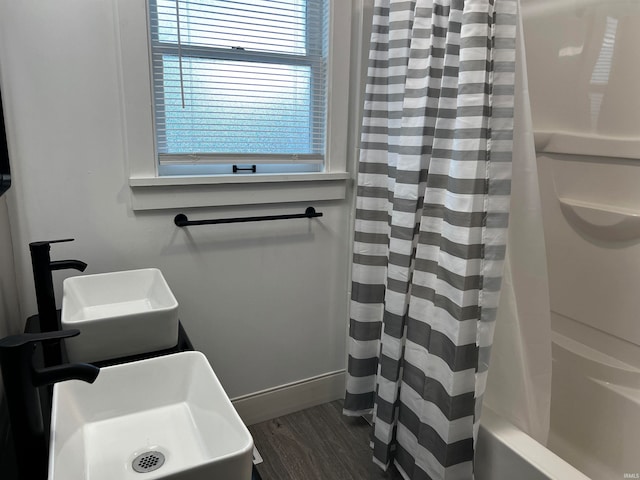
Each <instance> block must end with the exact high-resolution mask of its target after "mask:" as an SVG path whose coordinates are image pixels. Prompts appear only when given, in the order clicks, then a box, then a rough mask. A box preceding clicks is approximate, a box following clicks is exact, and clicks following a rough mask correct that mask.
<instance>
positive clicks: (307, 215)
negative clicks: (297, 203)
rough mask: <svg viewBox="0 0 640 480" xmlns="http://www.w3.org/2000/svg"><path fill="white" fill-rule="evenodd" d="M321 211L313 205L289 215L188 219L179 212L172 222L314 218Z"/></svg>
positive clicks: (185, 225) (188, 224)
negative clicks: (302, 211)
mask: <svg viewBox="0 0 640 480" xmlns="http://www.w3.org/2000/svg"><path fill="white" fill-rule="evenodd" d="M321 216H322V213H319V212H316V209H315V208H313V207H307V209H306V210H305V211H304V213H294V214H291V215H265V216H264V217H240V218H217V219H213V220H189V219H188V218H187V216H186V215H185V214H184V213H179V214H178V215H176V216H175V218H174V219H173V223H175V224H176V226H178V227H189V226H195V225H215V224H218V223H242V222H263V221H265V220H286V219H289V218H316V217H321Z"/></svg>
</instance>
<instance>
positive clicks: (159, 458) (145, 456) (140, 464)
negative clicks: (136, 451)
mask: <svg viewBox="0 0 640 480" xmlns="http://www.w3.org/2000/svg"><path fill="white" fill-rule="evenodd" d="M162 465H164V455H163V454H162V453H160V452H158V451H156V450H151V451H148V452H144V453H141V454H140V455H138V456H137V457H136V458H134V459H133V462H131V466H132V467H133V469H134V470H135V471H136V472H138V473H147V472H153V471H154V470H158V469H159V468H160V467H161V466H162Z"/></svg>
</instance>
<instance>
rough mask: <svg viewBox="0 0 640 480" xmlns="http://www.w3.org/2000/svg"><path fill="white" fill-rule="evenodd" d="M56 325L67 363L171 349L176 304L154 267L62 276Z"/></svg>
mask: <svg viewBox="0 0 640 480" xmlns="http://www.w3.org/2000/svg"><path fill="white" fill-rule="evenodd" d="M62 292H63V295H62V317H61V322H62V328H63V329H67V328H77V329H78V330H80V335H79V336H78V337H75V338H70V339H68V340H66V341H65V345H66V347H67V353H68V354H69V360H70V361H71V362H97V361H100V360H108V359H110V358H119V357H126V356H129V355H135V354H139V353H146V352H152V351H156V350H162V349H165V348H171V347H174V346H175V345H176V344H177V343H178V302H177V301H176V299H175V297H174V296H173V293H171V290H170V289H169V286H168V285H167V282H166V281H165V279H164V277H163V276H162V273H161V272H160V270H158V269H157V268H145V269H141V270H127V271H122V272H112V273H101V274H97V275H84V276H79V277H71V278H67V279H66V280H65V281H64V283H63V285H62Z"/></svg>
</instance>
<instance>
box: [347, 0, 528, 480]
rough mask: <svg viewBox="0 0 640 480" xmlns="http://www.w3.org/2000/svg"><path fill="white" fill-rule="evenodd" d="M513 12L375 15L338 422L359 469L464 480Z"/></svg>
mask: <svg viewBox="0 0 640 480" xmlns="http://www.w3.org/2000/svg"><path fill="white" fill-rule="evenodd" d="M516 18H517V0H377V1H376V6H375V11H374V25H373V33H372V39H371V50H370V59H369V76H368V80H367V90H366V100H365V113H364V119H363V130H362V143H361V147H362V148H361V154H360V162H359V167H358V192H357V195H358V196H357V204H356V222H355V239H354V242H355V243H354V257H353V266H352V270H353V272H352V273H353V275H352V277H353V285H352V301H351V318H350V325H349V362H348V375H347V393H346V399H345V413H346V414H348V415H359V414H362V413H368V412H371V411H373V413H374V421H375V424H374V437H373V448H374V461H375V462H377V463H378V464H380V465H381V466H382V467H383V468H386V467H387V466H388V465H389V463H390V462H391V461H394V460H395V463H396V465H397V467H398V468H399V470H400V471H401V473H402V474H403V476H404V477H405V478H407V479H433V480H435V479H447V480H450V479H464V480H469V479H471V478H473V453H474V442H475V438H476V435H477V426H478V417H479V413H480V410H479V409H480V407H481V404H482V395H483V393H484V387H485V384H486V374H487V369H488V363H489V351H490V347H491V342H492V338H493V325H494V319H495V311H496V308H497V303H498V296H499V293H500V281H501V274H502V263H503V259H504V254H505V243H506V232H507V222H508V216H509V197H510V179H511V147H512V133H513V95H514V81H515V73H514V72H515V30H516Z"/></svg>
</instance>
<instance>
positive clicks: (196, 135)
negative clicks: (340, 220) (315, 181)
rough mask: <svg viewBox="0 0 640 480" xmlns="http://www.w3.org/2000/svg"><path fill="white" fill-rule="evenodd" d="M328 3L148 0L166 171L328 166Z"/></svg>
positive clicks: (159, 143) (158, 142) (158, 135)
mask: <svg viewBox="0 0 640 480" xmlns="http://www.w3.org/2000/svg"><path fill="white" fill-rule="evenodd" d="M327 3H328V1H327V0H252V1H248V0H150V1H149V26H150V28H149V30H150V39H151V70H152V85H153V87H152V90H153V104H154V125H155V146H156V151H157V155H158V160H159V169H158V173H159V174H160V175H179V174H189V173H196V174H198V173H210V174H220V173H232V172H233V171H239V172H244V171H249V172H251V171H255V172H257V173H273V172H319V171H322V169H323V164H324V157H325V150H326V141H325V138H326V135H325V132H326V128H325V121H326V120H325V119H326V111H327V101H326V97H327V95H326V90H327V80H326V79H327V52H328V30H329V29H328V18H329V17H328V4H327ZM254 165H255V167H253V166H254ZM234 167H235V168H234Z"/></svg>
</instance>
